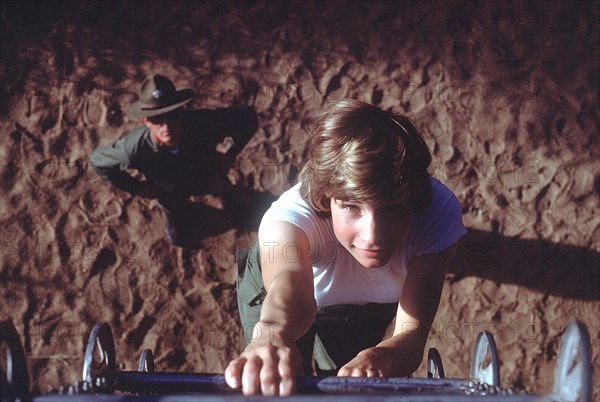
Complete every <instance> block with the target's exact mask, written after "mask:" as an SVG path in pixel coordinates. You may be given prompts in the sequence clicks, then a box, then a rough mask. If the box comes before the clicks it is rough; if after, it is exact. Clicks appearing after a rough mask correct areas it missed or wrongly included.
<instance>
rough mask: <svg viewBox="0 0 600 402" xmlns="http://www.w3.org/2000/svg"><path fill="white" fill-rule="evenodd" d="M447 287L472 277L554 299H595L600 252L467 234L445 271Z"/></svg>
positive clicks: (598, 295) (599, 289) (598, 293)
mask: <svg viewBox="0 0 600 402" xmlns="http://www.w3.org/2000/svg"><path fill="white" fill-rule="evenodd" d="M449 273H451V274H454V275H455V276H454V278H453V279H452V282H457V281H460V280H461V279H463V278H465V277H468V276H477V277H480V278H484V279H489V280H492V281H495V282H497V283H509V284H514V285H519V286H523V287H526V288H528V289H531V290H534V291H537V292H540V293H543V294H547V295H553V296H559V297H565V298H569V299H577V300H590V301H597V300H600V253H599V252H597V251H594V250H590V249H587V248H585V247H577V246H572V245H566V244H557V243H552V242H550V241H547V240H523V239H511V238H507V237H503V236H501V235H498V234H497V233H491V232H484V231H480V230H469V233H467V234H466V235H465V236H464V237H463V238H462V239H461V241H460V245H459V248H458V251H457V254H456V257H455V258H454V260H453V262H452V264H451V266H450V268H449Z"/></svg>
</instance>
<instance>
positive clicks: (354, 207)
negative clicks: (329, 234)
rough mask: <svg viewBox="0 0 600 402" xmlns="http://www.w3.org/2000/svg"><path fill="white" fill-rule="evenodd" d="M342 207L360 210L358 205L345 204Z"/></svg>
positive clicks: (352, 210)
mask: <svg viewBox="0 0 600 402" xmlns="http://www.w3.org/2000/svg"><path fill="white" fill-rule="evenodd" d="M342 208H344V209H345V210H346V211H348V212H358V211H360V208H358V206H356V205H352V204H343V205H342Z"/></svg>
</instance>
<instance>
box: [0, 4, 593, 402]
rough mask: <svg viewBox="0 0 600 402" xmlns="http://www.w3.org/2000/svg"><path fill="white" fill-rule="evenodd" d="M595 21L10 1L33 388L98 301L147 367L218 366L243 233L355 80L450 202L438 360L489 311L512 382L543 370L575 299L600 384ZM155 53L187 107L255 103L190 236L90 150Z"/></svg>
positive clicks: (5, 130)
mask: <svg viewBox="0 0 600 402" xmlns="http://www.w3.org/2000/svg"><path fill="white" fill-rule="evenodd" d="M598 20H599V10H598V3H597V2H548V3H546V2H539V3H538V2H509V3H497V2H481V3H480V2H468V3H462V2H424V3H420V2H390V3H385V2H367V3H361V2H326V3H315V2H281V3H271V2H252V3H222V2H208V3H191V2H190V3H187V2H184V3H180V2H168V3H167V2H165V3H162V2H149V3H146V2H144V3H141V2H130V1H126V2H118V3H112V2H99V3H95V2H82V3H76V2H74V3H62V2H51V3H27V2H19V3H16V2H15V3H13V2H2V21H1V31H2V32H1V33H2V39H1V41H2V43H1V45H2V46H1V64H0V79H1V82H2V103H1V115H0V136H1V140H0V166H1V167H2V175H1V182H0V186H1V189H2V191H1V193H0V238H1V249H0V252H1V268H0V279H1V285H0V300H1V302H0V319H2V320H5V319H12V320H13V322H14V323H15V325H16V327H17V329H18V331H19V333H20V335H21V337H22V339H23V342H24V345H25V349H26V354H27V357H28V363H29V367H30V372H31V375H32V388H33V390H34V392H36V393H40V392H41V393H44V392H50V391H52V390H56V389H57V388H58V387H59V386H60V385H63V384H70V383H73V382H74V381H76V380H77V379H78V378H79V376H80V372H81V365H82V357H83V349H84V347H85V343H86V339H87V335H88V333H89V331H90V329H91V327H92V326H93V325H94V324H95V323H97V322H102V321H104V322H108V323H110V325H111V327H112V329H113V332H114V334H115V342H116V345H117V360H118V362H119V363H122V364H123V367H124V368H126V369H134V368H135V366H136V364H137V359H138V357H139V355H140V353H141V351H142V350H143V349H145V348H150V349H152V350H153V351H154V354H155V357H156V365H157V369H158V370H163V371H195V372H221V371H222V370H223V368H224V367H225V365H226V364H227V362H228V360H229V359H231V358H233V357H234V356H235V355H236V353H238V352H239V351H240V350H241V349H242V348H243V346H244V340H243V336H242V330H241V328H240V324H239V319H238V316H237V306H236V290H235V278H236V268H235V256H234V251H235V250H236V249H237V248H243V247H248V246H249V245H251V244H252V242H253V241H254V240H255V239H256V230H257V227H258V222H259V219H260V216H261V214H262V212H263V211H264V209H265V208H266V207H268V205H269V202H270V200H272V199H273V197H275V196H277V195H279V194H281V193H282V192H283V191H285V190H286V189H288V188H289V187H290V186H291V185H292V184H293V183H294V180H295V178H296V174H297V172H298V169H299V168H300V167H301V166H302V163H303V161H304V160H305V156H306V139H307V136H308V133H309V132H310V130H311V129H312V123H313V121H314V120H315V118H316V117H317V116H318V115H319V114H320V113H321V112H322V110H323V108H324V107H325V106H326V105H327V104H328V103H329V102H334V101H336V100H338V99H342V98H345V97H355V98H358V99H361V100H364V101H368V102H371V103H373V104H376V105H378V106H380V107H382V108H385V109H389V108H391V109H393V110H395V111H397V112H399V113H404V114H407V115H408V116H410V117H411V118H412V119H413V120H414V121H416V122H417V124H418V125H419V127H420V128H421V130H422V132H423V134H424V136H425V138H426V140H427V143H428V144H429V145H430V148H431V151H432V154H433V157H434V161H433V163H432V165H431V174H432V175H433V176H435V177H437V178H439V179H440V180H442V181H443V182H444V183H445V184H446V185H447V186H449V187H450V188H451V189H452V190H453V191H454V193H455V194H456V195H457V197H458V198H459V200H460V202H461V204H462V206H463V220H464V223H465V225H466V226H467V227H468V229H469V234H468V235H467V236H465V237H464V238H463V239H462V242H461V246H460V249H459V253H458V256H457V258H456V260H455V261H454V262H453V264H452V266H451V268H450V272H449V274H448V277H447V282H446V285H445V287H444V292H443V295H442V300H441V304H440V308H439V312H438V315H437V317H436V321H435V323H434V326H433V330H432V332H431V334H430V337H429V346H431V347H436V348H437V349H438V350H440V352H441V355H442V359H443V362H444V365H445V368H446V374H447V375H448V376H449V377H461V378H465V377H467V376H468V370H469V364H470V360H471V357H470V356H471V350H472V348H473V343H474V338H475V335H476V334H477V333H478V332H479V331H480V330H484V329H485V330H488V331H490V332H491V333H492V334H493V335H494V336H495V337H496V342H497V344H498V348H499V352H500V359H501V363H502V365H501V379H502V385H503V386H505V387H508V386H512V387H513V388H514V389H515V390H518V391H521V390H526V391H531V392H536V393H548V392H551V390H552V386H553V381H554V368H555V366H556V360H557V353H558V350H559V347H560V336H561V334H562V331H563V330H564V328H565V326H566V324H567V323H568V321H569V320H570V319H571V318H576V319H579V320H581V321H582V322H584V323H585V324H586V325H587V327H588V330H589V332H590V335H591V342H592V348H593V367H594V369H595V374H594V381H595V385H594V397H595V398H596V399H598V398H599V397H600V390H599V387H600V381H599V380H600V378H599V377H598V373H599V372H600V367H599V366H600V351H599V348H600V335H599V334H600V323H599V317H598V311H600V279H599V278H600V274H599V269H600V268H599V267H600V257H599V256H600V216H599V211H600V205H599V204H600V201H599V199H600V198H599V195H600V164H598V160H599V157H600V145H599V135H598V132H599V120H598V110H599V108H598V81H599V74H598V72H599V67H598V60H599V42H598V38H599V31H598ZM152 72H160V73H162V74H164V75H167V76H168V77H170V78H171V79H172V80H173V81H175V83H176V85H177V87H180V88H182V87H188V88H193V89H194V90H195V91H196V95H195V97H194V100H193V107H195V108H209V109H212V108H217V107H228V106H231V105H248V106H251V107H254V109H255V110H256V113H257V114H258V117H259V121H260V123H259V128H258V130H257V131H256V133H255V134H254V135H253V136H252V138H250V139H249V140H248V142H247V143H246V144H245V146H243V148H242V147H241V146H239V147H237V148H235V147H234V148H233V149H232V150H231V152H237V155H233V156H235V161H234V162H233V164H231V166H230V167H228V170H227V172H224V173H225V175H224V176H225V177H226V178H227V180H229V183H228V184H230V185H231V186H232V187H234V188H235V189H236V191H237V194H238V196H237V197H236V198H235V199H234V201H235V202H233V203H232V202H228V200H225V199H223V198H222V197H221V196H219V195H217V194H207V195H202V196H198V197H197V198H196V199H195V202H197V203H198V205H199V206H201V207H202V209H201V211H202V214H200V215H199V216H194V217H190V219H194V220H195V221H194V223H195V225H196V227H197V228H199V229H198V233H197V234H196V236H195V239H194V240H195V243H194V244H193V245H190V246H189V247H184V248H181V247H174V246H172V245H170V244H169V243H168V242H167V241H166V240H165V238H164V236H163V231H162V225H163V222H164V216H163V215H162V214H161V213H160V211H159V209H158V207H157V205H156V203H155V202H154V201H147V200H144V199H140V198H137V197H132V196H130V195H128V194H125V193H122V192H120V191H118V190H115V189H113V188H111V187H110V186H109V185H108V184H106V183H105V182H102V181H101V180H100V179H99V178H98V177H97V176H96V175H95V174H94V173H93V171H92V170H91V168H90V167H89V166H88V162H87V158H88V156H89V154H90V152H91V151H92V150H93V149H94V148H95V147H96V146H98V145H104V144H108V143H110V142H112V141H114V140H116V139H117V138H119V137H120V136H122V135H124V134H126V133H128V132H129V131H130V130H131V129H133V128H134V127H136V126H137V125H139V121H134V120H132V119H130V118H128V117H127V116H126V115H125V111H126V110H127V108H128V107H129V105H130V104H131V103H132V102H133V101H135V94H136V93H137V91H138V90H139V84H140V83H141V81H142V79H143V78H144V76H145V75H147V74H149V73H152ZM226 135H227V133H223V136H224V137H225V136H226ZM229 201H231V200H229ZM425 372H426V371H425V366H424V365H422V366H421V368H420V369H419V370H418V371H417V373H416V375H417V376H424V375H425Z"/></svg>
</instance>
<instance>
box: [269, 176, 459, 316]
mask: <svg viewBox="0 0 600 402" xmlns="http://www.w3.org/2000/svg"><path fill="white" fill-rule="evenodd" d="M431 183H432V190H433V191H432V201H431V204H430V205H429V206H428V207H427V208H425V209H424V210H422V211H420V212H418V213H416V214H414V215H413V217H412V222H411V225H410V230H409V233H408V237H406V236H403V238H405V239H406V241H405V242H403V243H402V244H401V246H400V247H399V248H398V252H397V253H396V254H395V255H394V256H393V257H392V258H391V259H390V261H389V262H388V263H387V264H386V265H384V266H382V267H379V268H375V269H367V268H365V267H363V266H362V265H360V264H359V263H358V261H356V259H355V258H354V257H353V256H352V255H351V254H350V253H349V252H348V250H346V248H344V246H342V245H341V244H340V242H339V241H338V240H337V238H336V237H335V234H334V232H333V226H332V221H331V218H322V217H320V216H319V215H317V213H316V212H315V210H314V209H312V207H311V206H310V205H309V204H308V203H307V202H306V201H304V200H303V199H302V197H301V196H300V194H299V189H300V184H297V185H295V186H294V187H292V188H291V189H289V190H288V191H286V192H285V193H283V194H282V195H281V196H280V197H279V199H278V200H277V201H275V202H274V203H273V204H272V205H271V207H270V208H269V210H268V211H267V212H266V213H265V215H264V216H263V218H262V222H261V225H262V224H263V223H265V222H269V221H286V222H290V223H292V224H294V225H296V226H298V227H299V228H300V229H302V231H304V233H305V234H306V236H307V237H308V241H309V243H310V258H311V261H312V265H313V275H314V288H315V300H316V301H317V305H318V306H332V305H338V304H366V303H396V302H398V301H399V300H400V295H401V293H402V288H403V286H404V279H405V278H406V273H407V265H408V263H409V262H410V261H411V260H412V258H413V257H414V256H418V255H423V254H430V253H437V252H439V251H442V250H445V249H446V248H448V247H450V246H451V245H453V244H454V243H456V242H457V241H458V239H459V238H460V237H461V236H463V235H464V234H465V233H466V232H467V230H466V229H465V227H464V225H463V223H462V210H461V206H460V204H459V202H458V200H457V199H456V197H455V196H454V194H453V193H452V191H450V190H449V189H448V188H447V187H446V186H444V185H443V184H442V183H441V182H440V181H439V180H437V179H435V178H432V179H431ZM281 250H282V252H283V253H285V254H286V255H289V258H297V252H298V249H297V248H296V247H295V246H294V245H293V244H289V245H282V249H281Z"/></svg>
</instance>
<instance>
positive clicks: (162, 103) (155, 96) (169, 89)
mask: <svg viewBox="0 0 600 402" xmlns="http://www.w3.org/2000/svg"><path fill="white" fill-rule="evenodd" d="M193 95H194V91H193V90H191V89H180V90H177V89H175V85H174V84H173V82H172V81H171V80H170V79H168V78H167V77H165V76H163V75H160V74H152V75H149V76H148V77H146V79H144V82H142V85H141V87H140V93H139V99H138V101H137V102H135V103H133V104H132V105H131V107H130V108H129V110H127V114H128V115H129V116H131V117H151V116H157V115H159V114H163V113H167V112H170V111H171V110H175V109H177V108H180V107H182V106H183V105H185V104H186V103H188V102H189V101H190V100H192V96H193Z"/></svg>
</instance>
